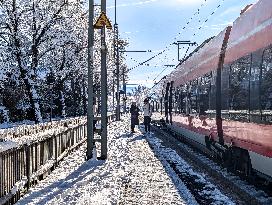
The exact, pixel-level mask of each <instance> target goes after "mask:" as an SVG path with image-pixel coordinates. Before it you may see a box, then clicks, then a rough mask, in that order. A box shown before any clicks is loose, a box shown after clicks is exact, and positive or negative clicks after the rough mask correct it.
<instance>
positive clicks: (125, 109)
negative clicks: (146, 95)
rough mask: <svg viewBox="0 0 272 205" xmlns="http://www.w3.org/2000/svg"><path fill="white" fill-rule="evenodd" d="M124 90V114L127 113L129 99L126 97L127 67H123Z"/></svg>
mask: <svg viewBox="0 0 272 205" xmlns="http://www.w3.org/2000/svg"><path fill="white" fill-rule="evenodd" d="M123 90H124V98H123V109H124V110H123V112H124V114H126V112H127V103H126V102H127V101H126V97H127V89H126V81H125V67H123Z"/></svg>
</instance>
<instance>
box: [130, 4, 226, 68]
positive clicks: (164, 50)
mask: <svg viewBox="0 0 272 205" xmlns="http://www.w3.org/2000/svg"><path fill="white" fill-rule="evenodd" d="M206 1H207V0H205V2H206ZM224 1H225V0H222V2H220V4H218V5H217V7H216V8H215V10H214V11H213V12H211V13H210V14H209V15H208V17H207V18H206V19H205V21H203V23H202V25H201V26H200V27H199V28H198V30H197V31H199V30H201V28H203V25H204V24H205V23H206V22H207V21H208V20H209V19H210V18H211V16H212V15H214V14H215V13H216V11H217V10H218V8H219V7H221V5H222V3H223V2H224ZM203 5H204V3H202V4H201V6H200V8H201V7H203ZM199 12H200V9H198V10H197V12H195V13H194V14H193V16H192V17H191V18H190V19H189V21H188V22H187V23H186V25H185V26H184V27H183V28H182V31H181V32H179V33H178V35H180V34H181V33H182V32H183V31H184V30H185V29H186V28H187V26H188V25H189V24H190V22H191V21H192V19H193V17H194V16H195V15H196V14H198V13H199ZM197 31H196V32H195V33H194V34H193V36H195V35H196V33H197ZM174 39H175V40H176V39H177V37H175V38H174ZM173 44H174V43H170V44H169V45H168V46H166V47H165V49H163V50H162V51H161V52H159V53H158V54H156V55H154V56H152V57H151V58H149V59H147V60H145V61H144V62H141V63H139V64H138V65H136V66H134V67H132V68H130V69H128V72H130V71H131V70H133V69H135V68H137V67H139V66H141V65H143V64H145V63H147V62H149V61H150V60H152V59H154V58H156V57H157V56H159V55H161V54H163V53H164V52H166V51H167V50H169V47H170V46H172V45H173Z"/></svg>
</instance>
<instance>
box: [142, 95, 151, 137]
mask: <svg viewBox="0 0 272 205" xmlns="http://www.w3.org/2000/svg"><path fill="white" fill-rule="evenodd" d="M143 110H144V125H145V132H146V133H149V132H150V122H151V115H152V108H151V105H150V103H149V100H148V98H146V99H145V100H144V107H143Z"/></svg>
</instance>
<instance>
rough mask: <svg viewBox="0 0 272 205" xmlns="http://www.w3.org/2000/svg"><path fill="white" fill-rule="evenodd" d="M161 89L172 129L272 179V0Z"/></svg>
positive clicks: (250, 11) (203, 48)
mask: <svg viewBox="0 0 272 205" xmlns="http://www.w3.org/2000/svg"><path fill="white" fill-rule="evenodd" d="M160 85H161V88H162V89H161V91H160V93H161V99H160V100H161V104H162V110H164V111H165V118H166V121H167V123H168V124H167V126H168V127H169V128H170V129H172V130H173V131H175V132H179V133H181V134H183V136H185V137H186V138H188V139H190V140H193V141H194V142H197V143H200V144H202V145H204V146H205V147H207V148H208V149H210V150H212V151H213V152H216V153H217V154H218V155H220V156H221V157H223V158H224V160H225V162H227V163H228V164H229V165H230V166H232V168H234V169H236V170H239V171H240V172H242V173H244V174H246V175H251V174H252V173H257V174H259V175H262V176H263V177H265V178H266V179H267V180H268V181H270V182H271V181H272V1H271V0H259V1H258V2H257V3H256V4H254V5H252V6H250V7H249V8H247V10H246V11H245V12H244V13H242V14H241V16H240V17H239V18H237V19H236V21H235V22H234V23H233V25H232V26H228V27H227V28H225V29H224V30H223V31H222V32H220V33H219V34H218V35H217V36H215V37H213V38H210V39H208V40H206V41H205V42H204V43H203V44H202V45H200V46H199V47H198V48H197V49H196V50H195V51H194V52H192V53H191V54H190V55H189V57H187V58H186V59H185V61H183V62H181V63H180V64H179V65H178V66H177V68H176V69H175V70H174V71H173V72H172V73H171V74H169V75H168V76H166V78H165V79H164V82H163V81H162V83H161V84H160Z"/></svg>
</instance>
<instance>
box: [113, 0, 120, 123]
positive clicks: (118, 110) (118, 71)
mask: <svg viewBox="0 0 272 205" xmlns="http://www.w3.org/2000/svg"><path fill="white" fill-rule="evenodd" d="M114 2H115V10H114V11H115V15H114V16H115V18H114V34H115V36H114V39H115V42H114V47H115V52H116V55H115V57H116V59H115V65H116V93H117V95H116V120H117V121H119V120H120V87H119V85H120V79H119V77H120V76H119V75H120V68H119V46H118V38H119V34H118V24H117V17H116V16H117V9H116V8H117V6H116V0H115V1H114Z"/></svg>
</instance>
